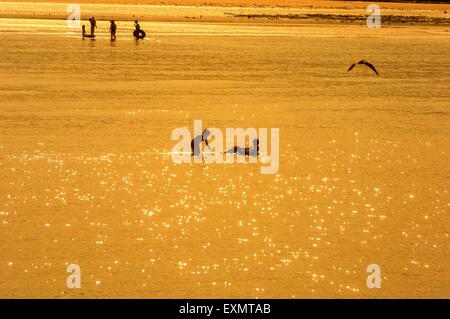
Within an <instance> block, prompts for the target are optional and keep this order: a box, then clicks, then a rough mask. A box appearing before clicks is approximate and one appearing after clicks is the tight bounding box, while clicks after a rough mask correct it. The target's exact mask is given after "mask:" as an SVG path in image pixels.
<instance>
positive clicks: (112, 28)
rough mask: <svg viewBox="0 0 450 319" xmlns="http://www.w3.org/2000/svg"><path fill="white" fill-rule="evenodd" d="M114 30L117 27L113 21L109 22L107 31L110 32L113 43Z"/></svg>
mask: <svg viewBox="0 0 450 319" xmlns="http://www.w3.org/2000/svg"><path fill="white" fill-rule="evenodd" d="M116 30H117V25H116V23H115V22H114V20H111V26H110V27H109V31H110V32H111V41H114V40H115V39H116Z"/></svg>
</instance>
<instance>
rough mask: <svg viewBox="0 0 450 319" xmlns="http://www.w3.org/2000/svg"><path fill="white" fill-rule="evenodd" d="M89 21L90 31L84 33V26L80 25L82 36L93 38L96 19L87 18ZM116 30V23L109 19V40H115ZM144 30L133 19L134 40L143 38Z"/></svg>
mask: <svg viewBox="0 0 450 319" xmlns="http://www.w3.org/2000/svg"><path fill="white" fill-rule="evenodd" d="M89 23H90V24H91V33H90V34H88V33H86V26H85V25H83V26H82V28H81V29H82V32H83V38H92V39H93V38H95V29H96V28H97V21H96V20H95V18H94V17H92V18H89ZM116 31H117V25H116V22H115V21H114V20H111V21H110V27H109V33H110V34H111V41H115V40H116ZM145 35H146V34H145V32H144V30H142V29H141V26H140V25H139V22H138V21H137V20H135V21H134V31H133V36H134V38H135V39H136V40H139V39H144V38H145Z"/></svg>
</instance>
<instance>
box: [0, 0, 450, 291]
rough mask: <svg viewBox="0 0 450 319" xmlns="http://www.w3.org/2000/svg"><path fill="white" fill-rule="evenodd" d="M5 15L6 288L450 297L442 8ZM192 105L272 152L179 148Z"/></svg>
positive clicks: (448, 83) (1, 245) (0, 143)
mask: <svg viewBox="0 0 450 319" xmlns="http://www.w3.org/2000/svg"><path fill="white" fill-rule="evenodd" d="M11 5H12V4H11ZM18 10H19V9H18ZM20 10H21V9H20ZM105 10H107V9H105ZM108 10H109V9H108ZM116 10H119V9H116ZM211 10H212V11H214V10H219V9H213V8H211ZM0 12H1V11H0ZM363 12H365V11H364V10H363ZM121 13H122V14H124V15H125V14H126V13H127V12H125V11H123V10H122V11H121ZM155 14H156V13H155ZM215 14H217V15H219V13H216V11H214V12H213V13H212V15H213V16H214V15H215ZM99 15H100V14H99ZM0 17H1V18H0V33H1V36H2V40H1V44H0V47H1V49H2V50H1V51H0V74H1V77H0V123H1V124H0V179H1V184H0V239H1V241H0V278H1V281H0V296H1V297H12V298H20V297H42V298H61V297H62V298H68V297H75V298H79V297H86V298H99V297H103V298H109V297H130V298H314V297H320V298H336V297H345V298H382V297H384V298H391V297H401V298H405V297H416V298H430V297H445V298H449V297H450V295H449V291H450V290H449V288H450V277H449V275H448V268H449V266H450V262H449V260H450V259H449V244H450V238H449V233H450V228H449V226H450V217H449V210H450V194H449V192H450V190H449V185H450V183H449V182H450V171H449V163H450V126H449V119H450V118H449V114H450V113H449V112H450V60H449V55H448V54H449V52H450V41H449V39H450V38H449V37H450V35H449V32H448V29H449V26H448V25H447V26H446V25H444V24H442V25H441V24H439V25H436V26H430V25H413V26H396V27H386V28H381V29H378V30H372V29H368V28H367V27H364V26H360V25H351V24H347V25H335V24H331V23H326V24H317V25H316V24H312V23H307V24H293V23H291V22H290V23H286V24H282V23H278V24H275V23H274V24H272V23H267V22H266V23H253V24H243V23H222V22H220V23H219V22H217V23H214V22H204V23H202V22H195V23H194V22H186V21H183V22H168V21H163V22H156V21H142V22H141V27H142V29H144V30H145V31H146V32H147V38H146V39H145V40H143V41H137V40H134V39H133V38H132V37H131V36H130V34H131V32H132V30H133V22H132V21H131V20H133V19H129V20H130V21H123V20H118V21H117V24H118V38H117V40H116V41H114V42H111V41H110V40H109V34H108V28H109V22H108V21H104V20H101V19H99V20H98V24H99V27H98V30H97V31H96V32H97V37H96V39H95V40H91V39H84V40H82V39H81V31H79V30H78V29H70V28H67V26H66V21H65V20H64V19H21V18H16V19H10V18H8V19H7V18H5V17H4V16H0ZM83 19H84V17H83ZM205 19H206V18H205ZM85 23H86V22H85V21H83V24H85ZM362 59H366V60H368V61H371V62H372V63H373V64H374V65H375V66H376V67H377V69H378V70H379V71H380V76H376V75H375V74H374V73H373V72H372V71H371V70H370V69H368V68H365V67H363V66H358V67H356V68H355V69H354V70H352V71H351V72H347V69H348V67H349V66H350V65H351V64H352V63H354V62H356V61H359V60H362ZM195 120H202V122H203V128H204V129H206V128H210V127H215V128H218V129H220V130H222V131H223V132H225V130H226V128H244V129H245V128H250V127H251V128H267V129H269V130H270V129H271V128H279V149H280V154H279V170H278V171H277V172H276V173H275V174H261V170H260V169H261V167H262V166H264V165H265V164H262V163H260V162H257V163H245V164H242V163H232V164H229V163H223V164H221V163H213V164H207V163H205V162H204V161H203V162H202V163H184V164H177V163H174V162H173V160H172V158H171V155H172V147H173V146H174V145H175V143H176V141H174V140H172V139H171V133H172V131H173V130H174V129H176V128H184V127H185V128H187V129H188V130H190V131H191V132H192V131H193V125H194V121H195ZM69 264H77V265H79V266H80V269H81V274H82V275H81V282H82V284H81V288H80V289H69V288H68V287H67V286H66V279H67V276H68V275H69V273H68V272H67V271H66V269H67V267H68V265H69ZM371 264H376V265H379V266H380V268H381V279H382V286H381V288H379V289H370V288H368V286H367V276H368V275H369V273H368V272H367V267H368V265H371Z"/></svg>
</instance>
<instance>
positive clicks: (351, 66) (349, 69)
mask: <svg viewBox="0 0 450 319" xmlns="http://www.w3.org/2000/svg"><path fill="white" fill-rule="evenodd" d="M355 65H356V63H353V64H352V65H350V67H349V68H348V70H347V72H350V71H351V70H352V69H353V68H354V67H355Z"/></svg>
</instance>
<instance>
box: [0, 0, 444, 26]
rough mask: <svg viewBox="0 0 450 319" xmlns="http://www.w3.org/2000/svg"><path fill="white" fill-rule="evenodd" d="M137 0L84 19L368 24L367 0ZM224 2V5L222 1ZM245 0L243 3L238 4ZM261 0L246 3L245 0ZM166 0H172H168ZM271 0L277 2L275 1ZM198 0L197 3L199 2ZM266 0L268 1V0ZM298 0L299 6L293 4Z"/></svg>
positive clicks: (43, 8) (61, 9)
mask: <svg viewBox="0 0 450 319" xmlns="http://www.w3.org/2000/svg"><path fill="white" fill-rule="evenodd" d="M206 1H209V2H201V1H199V0H167V1H156V0H135V2H137V4H118V3H119V2H123V0H107V1H105V0H81V1H77V2H79V4H80V8H81V19H82V20H84V19H86V18H87V17H90V16H95V17H96V18H97V19H99V20H110V19H114V20H124V21H129V20H140V21H156V22H223V23H248V24H264V23H270V24H305V23H313V24H314V23H317V24H356V25H364V24H366V20H367V17H368V15H369V13H368V12H367V10H366V8H367V5H368V4H367V2H353V1H347V2H344V1H320V0H319V1H318V0H315V1H311V0H305V1H301V0H279V1H277V0H272V1H269V0H259V1H250V0H227V1H225V2H224V1H219V0H206ZM73 2H74V1H73V0H57V1H51V0H47V2H30V1H21V0H19V1H8V2H0V18H22V19H62V20H65V19H67V17H68V16H69V13H68V12H67V7H68V4H71V3H73ZM219 2H220V3H224V5H223V6H222V5H219ZM235 2H242V5H241V6H236V5H235V6H233V4H234V3H235ZM253 2H254V3H260V4H261V6H250V5H249V6H245V4H246V3H248V4H250V3H253ZM167 3H170V5H168V4H167ZM270 3H272V5H271V6H270ZM194 4H196V5H194ZM264 4H267V5H268V6H265V5H264ZM377 4H378V5H379V6H380V7H381V10H382V12H381V14H382V15H381V19H382V24H383V26H384V27H387V26H389V25H430V26H431V25H438V26H439V25H440V26H450V4H418V3H398V2H396V3H394V2H389V3H382V2H377ZM294 5H297V6H294Z"/></svg>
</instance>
